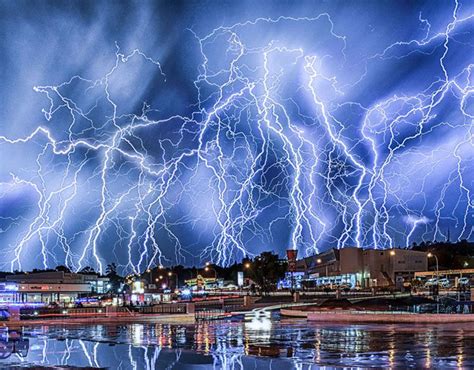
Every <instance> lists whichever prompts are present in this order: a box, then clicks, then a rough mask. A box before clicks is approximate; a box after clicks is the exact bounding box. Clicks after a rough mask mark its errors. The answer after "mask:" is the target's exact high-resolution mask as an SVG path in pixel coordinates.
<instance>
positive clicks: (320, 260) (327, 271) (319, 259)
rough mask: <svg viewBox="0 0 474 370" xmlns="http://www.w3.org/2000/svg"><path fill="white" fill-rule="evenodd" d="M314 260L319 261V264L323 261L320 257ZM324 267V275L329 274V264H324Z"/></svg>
mask: <svg viewBox="0 0 474 370" xmlns="http://www.w3.org/2000/svg"><path fill="white" fill-rule="evenodd" d="M316 262H317V263H319V264H321V263H322V262H323V260H322V259H321V258H318V259H317V260H316ZM325 267H326V277H327V276H329V270H328V267H329V266H328V265H327V264H326V266H325Z"/></svg>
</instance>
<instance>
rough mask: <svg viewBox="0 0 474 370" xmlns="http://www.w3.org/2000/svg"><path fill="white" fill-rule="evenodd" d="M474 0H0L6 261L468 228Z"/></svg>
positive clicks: (223, 251)
mask: <svg viewBox="0 0 474 370" xmlns="http://www.w3.org/2000/svg"><path fill="white" fill-rule="evenodd" d="M473 25H474V5H473V4H472V2H469V1H453V2H449V1H443V2H431V1H427V2H408V1H406V2H403V1H301V2H297V3H295V2H293V1H262V2H258V3H256V2H253V1H243V2H237V1H199V2H198V1H182V2H179V1H158V2H151V1H150V2H147V1H139V2H138V1H137V2H133V1H130V2H127V1H116V2H107V1H80V2H78V1H62V2H56V1H51V2H48V1H15V2H12V1H4V0H3V1H0V81H1V84H2V88H1V89H0V269H3V270H22V269H32V268H45V267H54V266H56V265H60V264H65V265H68V266H69V267H71V268H72V269H74V270H80V269H82V268H84V267H85V266H92V267H93V268H95V269H96V270H98V271H104V269H105V267H106V265H107V264H108V263H111V262H115V263H117V264H118V265H119V267H120V269H121V270H122V271H125V272H139V271H143V270H144V269H146V268H147V267H149V266H155V265H160V264H163V265H170V264H175V263H181V264H185V265H199V264H202V263H204V262H205V261H212V262H214V263H218V264H222V265H225V264H229V263H232V262H233V261H236V260H237V261H238V260H240V259H241V258H242V257H243V256H246V255H248V256H253V255H256V254H259V253H260V252H262V251H265V250H271V251H274V252H275V253H278V254H280V255H281V256H283V255H284V252H285V250H286V249H298V253H299V255H300V256H303V255H310V254H314V253H318V252H320V251H324V250H327V249H328V248H343V247H348V246H358V247H364V248H380V249H385V248H392V247H409V246H410V245H412V244H413V243H420V242H422V241H434V240H447V239H448V234H449V239H450V240H451V241H456V240H462V239H469V240H472V239H473V231H474V230H473V227H474V211H473V207H474V196H473V194H472V190H474V186H473V185H474V175H473V164H472V163H474V162H473V160H474V138H473V130H474V129H473V127H472V123H473V118H474V87H473V85H474V75H473V69H474V58H473V55H474V50H473V48H474V44H473V32H474V28H473Z"/></svg>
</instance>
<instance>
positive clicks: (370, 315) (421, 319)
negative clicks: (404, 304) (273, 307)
mask: <svg viewBox="0 0 474 370" xmlns="http://www.w3.org/2000/svg"><path fill="white" fill-rule="evenodd" d="M280 315H281V316H282V317H294V318H306V319H307V320H308V321H311V322H343V323H381V324H391V323H424V324H430V323H432V324H439V323H466V322H474V314H458V313H453V314H445V313H442V314H438V313H412V312H402V311H400V312H387V311H356V310H339V311H335V310H333V311H323V310H320V311H317V310H315V311H302V310H291V309H281V310H280Z"/></svg>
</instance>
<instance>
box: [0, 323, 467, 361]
mask: <svg viewBox="0 0 474 370" xmlns="http://www.w3.org/2000/svg"><path fill="white" fill-rule="evenodd" d="M0 349H1V352H0V358H1V359H0V368H8V367H12V366H22V367H24V366H44V367H53V366H54V367H59V368H61V367H67V366H69V367H94V368H111V369H155V368H156V369H162V368H169V369H185V368H186V369H208V368H216V369H221V368H224V369H226V368H232V369H244V368H252V369H253V368H256V369H283V368H285V369H288V368H298V369H308V368H311V369H313V368H314V369H316V368H319V367H330V368H331V367H336V366H337V367H339V366H344V367H359V368H381V367H382V368H407V367H411V368H472V367H473V366H474V324H463V325H455V324H438V325H404V324H398V325H397V324H382V325H381V324H378V325H374V324H372V325H369V324H365V325H364V324H360V325H343V324H308V323H307V322H306V321H305V320H297V319H281V320H280V318H279V316H278V315H275V316H273V317H272V318H271V320H269V319H268V318H260V319H258V320H256V319H254V320H227V321H211V322H199V323H196V324H189V325H168V324H163V323H160V324H131V325H121V326H113V325H107V326H105V325H91V326H68V327H58V326H54V327H53V326H51V327H47V326H43V327H29V328H28V327H26V328H24V330H23V334H22V335H18V336H17V337H16V333H14V332H10V335H9V338H8V339H7V336H6V332H4V333H3V336H2V341H1V342H0ZM12 352H16V353H12Z"/></svg>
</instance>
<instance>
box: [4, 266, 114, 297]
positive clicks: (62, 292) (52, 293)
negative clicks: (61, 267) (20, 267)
mask: <svg viewBox="0 0 474 370" xmlns="http://www.w3.org/2000/svg"><path fill="white" fill-rule="evenodd" d="M108 287H110V285H109V279H108V278H105V277H100V276H98V275H96V274H76V273H70V272H64V271H47V272H34V273H23V274H13V275H7V276H6V277H5V278H4V279H3V280H2V281H0V303H13V302H17V303H45V304H48V303H51V302H58V303H70V302H74V301H75V300H76V299H77V298H79V297H80V296H86V295H92V294H103V293H106V292H107V290H108Z"/></svg>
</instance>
